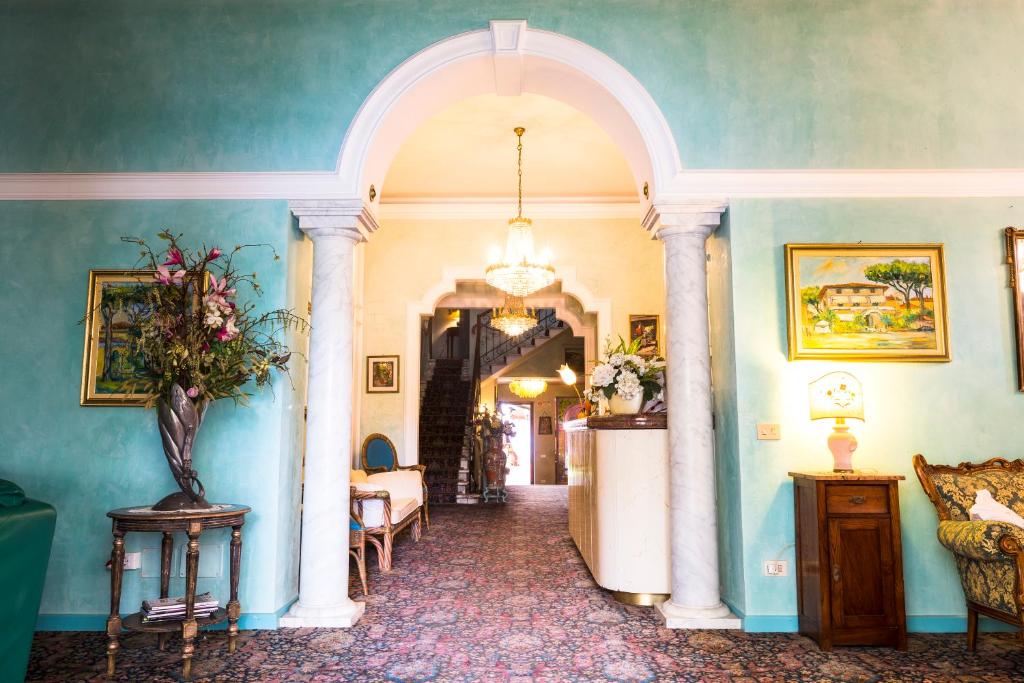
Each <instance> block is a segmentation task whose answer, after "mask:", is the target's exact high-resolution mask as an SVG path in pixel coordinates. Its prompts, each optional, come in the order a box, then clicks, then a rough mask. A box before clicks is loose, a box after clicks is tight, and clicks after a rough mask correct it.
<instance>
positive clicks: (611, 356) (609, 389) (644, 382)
mask: <svg viewBox="0 0 1024 683" xmlns="http://www.w3.org/2000/svg"><path fill="white" fill-rule="evenodd" d="M639 348H640V340H639V339H635V340H633V342H632V343H630V344H626V342H625V340H623V339H622V337H619V343H618V345H617V346H615V347H613V346H612V345H611V340H609V341H608V344H607V346H606V347H605V360H604V362H600V363H598V364H597V365H596V366H594V372H593V373H592V374H591V376H590V386H591V391H590V393H589V395H588V396H587V400H589V401H590V402H592V403H595V404H596V403H597V402H598V401H600V399H601V398H606V399H610V398H611V397H612V396H614V395H616V394H618V396H619V398H622V399H624V400H626V401H630V400H632V399H634V398H636V397H637V396H638V395H639V394H641V393H642V394H643V397H644V401H645V402H646V401H650V400H651V399H652V398H657V397H658V396H660V395H662V392H663V389H664V382H665V375H664V372H665V359H664V358H659V357H654V358H644V357H643V356H641V355H639V354H638V353H637V351H638V350H639Z"/></svg>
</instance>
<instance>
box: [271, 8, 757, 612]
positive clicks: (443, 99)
mask: <svg viewBox="0 0 1024 683" xmlns="http://www.w3.org/2000/svg"><path fill="white" fill-rule="evenodd" d="M493 92H496V93H498V94H504V95H518V94H520V93H523V92H532V93H536V94H539V95H544V96H547V97H551V98H554V99H558V100H561V101H563V102H565V103H567V104H569V105H571V106H573V107H575V108H576V109H578V110H580V111H582V112H583V113H585V114H588V115H589V116H591V117H592V118H593V119H594V120H595V121H596V122H597V123H598V124H599V125H601V126H602V127H603V128H604V129H605V131H606V132H607V133H608V134H609V135H610V136H611V138H612V139H613V140H615V141H616V142H617V143H618V145H619V147H620V148H621V149H622V151H623V152H624V154H625V156H626V159H627V161H628V162H629V164H630V166H631V167H632V170H633V174H634V180H635V182H636V184H637V194H638V195H640V196H641V199H642V203H641V206H642V208H643V212H644V214H643V220H642V225H643V227H644V228H645V229H646V230H647V231H648V232H649V233H650V234H651V236H652V237H654V238H656V239H659V240H661V241H663V242H664V244H665V247H666V248H665V255H666V259H665V273H666V285H667V286H666V307H665V310H666V330H667V336H668V344H667V349H666V356H667V358H668V359H669V364H668V366H667V370H666V380H667V390H666V396H667V402H668V437H669V455H670V462H671V476H670V508H671V509H670V518H671V527H672V529H673V532H672V538H671V561H672V597H671V599H670V600H669V601H668V602H666V603H664V604H663V605H661V606H660V607H659V609H660V611H661V612H662V615H663V616H664V618H665V621H666V623H667V625H668V626H670V627H677V628H679V627H690V628H738V627H739V620H738V619H736V618H735V617H732V616H731V615H730V613H729V609H728V608H727V607H726V606H725V605H724V604H723V603H722V602H721V597H720V594H719V571H718V533H717V513H716V504H715V472H714V445H713V442H714V439H713V435H712V424H711V376H710V366H711V360H710V349H709V339H708V321H707V312H708V308H707V303H708V302H707V270H706V263H705V258H706V252H705V241H706V239H707V237H708V235H710V234H711V232H712V231H714V229H715V228H716V227H717V226H718V224H719V221H720V217H721V214H722V212H724V211H725V208H726V205H725V203H724V202H722V201H720V200H715V199H708V200H694V199H685V198H683V195H680V194H676V193H674V192H673V189H674V188H673V187H672V184H673V181H674V179H675V178H676V177H677V174H678V173H679V171H680V170H681V169H680V162H679V154H678V150H677V147H676V144H675V140H674V139H673V137H672V133H671V131H670V129H669V126H668V123H667V122H666V120H665V118H664V116H662V114H661V111H660V110H659V109H658V106H657V105H656V104H655V103H654V101H653V99H652V98H651V97H650V95H649V94H648V93H647V91H646V90H644V88H643V86H642V85H640V83H639V82H638V81H637V80H636V79H635V78H633V76H632V75H631V74H630V73H629V72H628V71H626V70H625V69H624V68H623V67H622V66H620V65H619V64H617V63H616V62H615V61H614V60H612V59H610V58H609V57H608V56H606V55H604V54H603V53H601V52H600V51H598V50H596V49H594V48H591V47H589V46H587V45H584V44H583V43H580V42H579V41H576V40H573V39H571V38H568V37H566V36H562V35H558V34H554V33H549V32H546V31H538V30H535V29H529V28H528V27H527V25H526V22H525V21H493V22H491V25H490V30H489V31H473V32H470V33H465V34H462V35H458V36H454V37H452V38H449V39H447V40H443V41H441V42H439V43H436V44H434V45H432V46H430V47H429V48H427V49H425V50H423V51H422V52H420V53H419V54H417V55H414V56H413V57H411V58H410V59H408V60H407V61H406V62H404V63H403V64H402V65H400V66H399V67H398V68H396V69H395V70H394V71H392V72H391V74H389V75H388V76H387V77H386V78H385V79H384V80H383V81H382V82H381V83H380V85H379V86H378V87H377V88H376V89H375V90H374V91H373V93H371V95H370V96H369V97H368V98H367V100H366V102H365V103H364V104H363V106H362V107H361V108H360V110H359V112H358V113H357V115H356V116H355V118H354V119H353V121H352V123H351V125H350V126H349V129H348V132H347V134H346V136H345V140H344V143H343V144H342V149H341V153H340V156H339V160H338V167H337V178H338V188H337V190H338V193H339V194H338V195H336V196H340V199H331V200H302V201H296V202H291V204H290V207H291V210H292V213H293V214H294V215H295V216H296V217H297V218H298V219H299V227H300V228H301V229H302V230H304V231H305V232H306V233H307V234H308V235H310V237H311V238H312V239H313V241H314V250H313V297H312V298H313V313H312V333H311V340H310V353H309V384H308V390H307V391H308V417H307V425H306V444H307V446H306V478H305V485H304V498H303V506H304V513H303V517H302V544H301V545H302V547H301V551H300V552H301V555H302V556H301V563H300V579H299V582H300V584H299V600H298V602H296V603H295V604H294V605H293V606H292V608H291V609H290V610H289V612H288V614H287V615H285V616H284V617H282V619H281V620H280V624H281V625H282V626H351V625H352V624H354V623H355V621H356V620H358V619H359V617H360V615H361V613H362V610H363V608H364V605H363V604H362V603H355V602H353V601H352V600H351V598H349V596H348V592H347V587H348V561H347V550H348V548H347V542H346V541H347V539H346V538H345V536H346V535H345V534H344V533H340V532H339V528H338V520H341V519H344V518H345V516H346V515H347V514H348V506H349V466H350V463H351V462H352V452H353V446H354V444H353V443H352V429H351V427H352V425H351V420H350V419H346V417H351V415H352V412H353V399H354V394H353V390H354V383H353V327H354V314H353V290H354V288H353V274H354V272H355V256H354V249H353V247H354V244H355V243H356V242H358V241H361V240H364V239H366V237H367V235H368V234H369V233H370V232H372V231H373V230H375V229H376V228H377V227H378V226H377V221H376V217H375V208H376V207H375V204H374V203H373V201H374V197H375V196H376V195H377V194H379V193H380V192H381V191H382V189H383V188H382V183H383V179H384V177H385V174H386V172H387V169H388V166H389V165H390V163H391V160H392V159H393V158H394V156H395V154H396V152H397V151H398V149H399V147H400V146H401V144H402V143H403V142H404V140H405V139H406V138H407V137H408V135H409V134H410V133H411V132H412V130H413V129H414V128H415V127H416V126H417V125H419V123H420V122H422V121H423V120H424V119H426V118H427V117H429V116H430V115H432V114H433V113H435V112H436V111H438V110H440V109H441V108H443V107H444V106H446V105H447V104H450V103H453V102H455V101H458V100H461V99H464V98H466V97H470V96H473V95H477V94H482V93H493ZM371 185H372V186H374V190H375V193H374V192H371ZM481 275H482V272H481V269H479V268H476V269H473V272H472V273H470V274H469V276H468V278H467V279H479V278H480V276H481ZM448 278H450V282H449V281H448ZM457 280H458V275H457V274H456V273H452V274H451V275H450V276H449V275H446V280H445V281H444V282H442V283H440V284H438V285H437V287H436V288H435V289H434V290H432V291H430V292H427V294H426V295H425V296H424V297H423V299H421V301H420V302H419V303H418V304H417V303H416V302H413V304H412V305H409V306H408V310H407V329H411V330H412V331H413V333H412V334H410V335H409V336H408V339H409V340H415V343H416V344H418V342H419V334H418V331H419V319H420V316H421V315H422V314H423V313H424V312H427V313H430V312H432V311H433V307H434V304H435V303H436V302H437V301H438V300H439V299H440V298H441V296H443V295H444V294H446V293H448V292H450V291H454V290H455V282H456V281H457ZM561 280H562V286H563V288H565V289H566V290H567V291H571V292H573V293H574V294H575V295H576V296H577V298H579V299H580V300H581V301H582V302H583V304H584V307H585V309H586V310H595V307H596V305H597V302H596V301H595V300H594V298H593V297H592V296H591V295H590V294H589V292H587V291H585V289H584V288H581V287H579V286H578V283H575V282H574V280H575V277H574V274H569V273H562V274H561ZM607 306H608V311H607V312H608V313H609V314H610V303H609V304H607ZM600 317H602V318H604V325H606V326H610V315H605V316H600ZM409 326H411V328H410V327H409ZM608 329H610V327H609V328H608ZM598 333H599V335H604V334H606V333H607V331H606V330H599V332H598ZM407 343H411V342H409V341H407ZM407 350H408V349H407ZM413 358H416V359H418V358H419V353H418V349H413V351H412V353H408V354H407V359H413ZM417 364H418V361H417ZM410 365H411V364H410V363H408V362H407V363H406V366H407V370H406V373H407V374H406V379H408V378H409V377H410V375H409V374H408V371H409V370H410V369H412V368H410V367H409V366H410ZM417 375H418V368H417ZM416 379H418V377H416ZM405 386H406V399H405V400H406V419H407V420H409V416H411V415H414V414H417V412H416V411H418V406H419V404H418V400H417V396H416V395H415V394H416V393H417V392H414V391H410V390H409V386H410V383H409V382H408V381H406V382H405ZM413 424H415V423H413ZM407 438H408V437H407Z"/></svg>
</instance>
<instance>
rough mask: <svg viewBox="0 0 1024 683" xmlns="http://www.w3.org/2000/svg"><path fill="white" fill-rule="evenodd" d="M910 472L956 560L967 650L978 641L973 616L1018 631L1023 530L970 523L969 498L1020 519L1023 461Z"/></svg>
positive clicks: (1023, 611) (1022, 620)
mask: <svg viewBox="0 0 1024 683" xmlns="http://www.w3.org/2000/svg"><path fill="white" fill-rule="evenodd" d="M914 471H915V472H917V478H918V479H920V480H921V485H922V486H923V487H924V490H925V493H927V494H928V497H929V498H930V499H931V501H932V504H933V505H935V510H936V511H937V512H938V515H939V530H938V536H939V542H940V543H942V545H943V546H945V547H946V548H947V549H948V550H949V551H950V552H952V553H953V557H954V558H955V560H956V566H957V569H958V570H959V572H960V582H961V583H962V584H963V588H964V597H965V598H966V599H967V648H968V649H969V650H972V651H973V650H974V649H975V647H976V646H977V639H978V614H984V615H986V616H989V617H992V618H994V619H998V620H1000V621H1004V622H1006V623H1008V624H1013V625H1015V626H1020V627H1024V530H1022V529H1021V528H1020V527H1017V526H1014V525H1012V524H1007V523H1005V522H986V521H971V515H970V512H969V510H970V509H971V507H972V506H973V505H974V501H975V494H976V493H977V492H978V491H979V490H981V489H988V491H989V492H990V493H991V494H992V496H993V497H994V498H995V499H996V500H997V501H998V502H1000V503H1002V504H1003V505H1006V506H1007V507H1009V508H1010V509H1012V510H1013V511H1014V512H1016V513H1017V514H1019V515H1024V460H1013V461H1007V460H1003V459H1002V458H993V459H992V460H988V461H986V462H983V463H979V464H976V465H975V464H971V463H960V464H959V465H957V466H956V467H952V466H949V465H929V464H928V462H927V461H926V460H925V459H924V456H922V455H915V456H914Z"/></svg>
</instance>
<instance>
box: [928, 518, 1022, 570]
mask: <svg viewBox="0 0 1024 683" xmlns="http://www.w3.org/2000/svg"><path fill="white" fill-rule="evenodd" d="M938 536H939V543H941V544H942V545H943V546H945V547H946V548H947V549H948V550H949V551H950V552H952V553H954V554H955V555H960V556H961V557H966V558H970V559H972V560H988V561H1000V562H1005V561H1006V560H1008V559H1011V557H1012V553H1007V552H1005V551H1004V550H1003V549H1002V548H1001V547H1000V542H1002V541H1003V539H1004V538H1005V539H1007V541H1006V542H1008V543H1011V544H1012V543H1013V542H1016V544H1017V546H1018V547H1021V548H1024V529H1021V528H1020V527H1017V526H1014V525H1012V524H1006V523H1005V522H985V521H977V522H953V521H948V520H947V521H942V522H939V530H938Z"/></svg>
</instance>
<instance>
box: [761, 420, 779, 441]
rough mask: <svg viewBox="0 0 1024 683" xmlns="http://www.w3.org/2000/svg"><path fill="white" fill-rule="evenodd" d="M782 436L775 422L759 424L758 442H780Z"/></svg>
mask: <svg viewBox="0 0 1024 683" xmlns="http://www.w3.org/2000/svg"><path fill="white" fill-rule="evenodd" d="M781 438H782V436H781V435H780V432H779V425H778V423H775V422H758V423H757V440H758V441H778V440H779V439H781Z"/></svg>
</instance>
